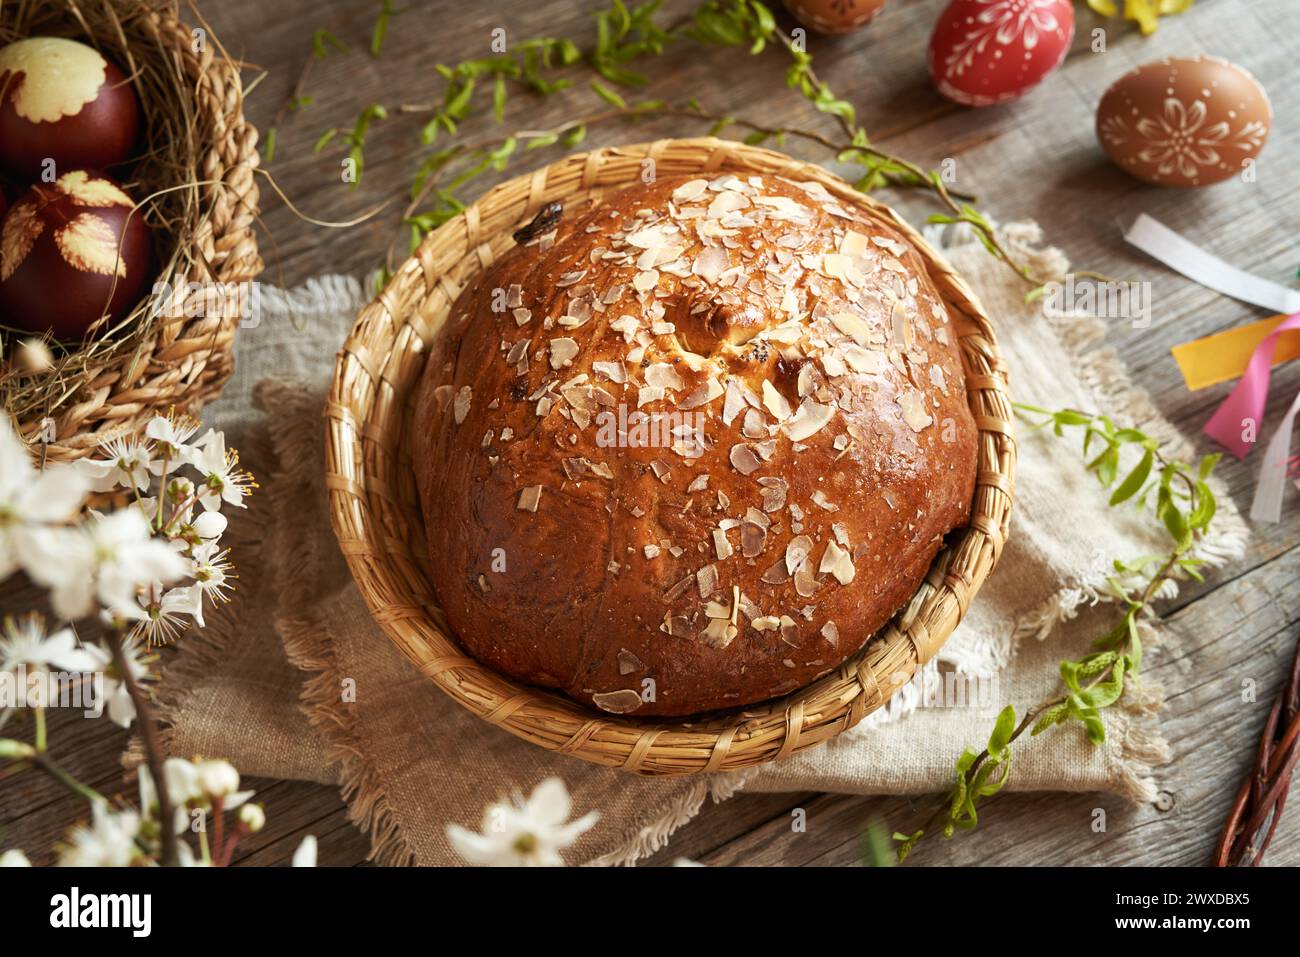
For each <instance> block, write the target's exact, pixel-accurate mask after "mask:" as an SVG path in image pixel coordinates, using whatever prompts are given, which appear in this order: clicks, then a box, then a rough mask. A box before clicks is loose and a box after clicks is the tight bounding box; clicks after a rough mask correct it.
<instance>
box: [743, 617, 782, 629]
mask: <svg viewBox="0 0 1300 957" xmlns="http://www.w3.org/2000/svg"><path fill="white" fill-rule="evenodd" d="M750 625H752V626H753V628H754V630H755V631H776V630H777V629H778V628H780V627H781V619H780V618H777V617H776V615H763V616H761V617H759V618H755V619H754V620H753V621H751V622H750Z"/></svg>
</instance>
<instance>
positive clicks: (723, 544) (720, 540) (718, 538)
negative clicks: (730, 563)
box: [713, 528, 735, 561]
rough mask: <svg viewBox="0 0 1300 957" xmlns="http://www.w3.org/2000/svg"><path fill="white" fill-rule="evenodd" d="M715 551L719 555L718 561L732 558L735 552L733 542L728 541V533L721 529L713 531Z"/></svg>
mask: <svg viewBox="0 0 1300 957" xmlns="http://www.w3.org/2000/svg"><path fill="white" fill-rule="evenodd" d="M713 550H714V552H715V553H717V556H718V561H722V560H724V559H727V558H730V557H731V556H732V554H733V553H734V551H735V550H734V549H733V548H732V547H731V542H729V541H727V533H726V532H724V531H723V530H722V529H720V528H715V529H714V530H713Z"/></svg>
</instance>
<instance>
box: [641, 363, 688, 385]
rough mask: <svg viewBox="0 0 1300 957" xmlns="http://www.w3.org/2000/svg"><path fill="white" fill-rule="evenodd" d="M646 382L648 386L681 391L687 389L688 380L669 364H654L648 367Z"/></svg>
mask: <svg viewBox="0 0 1300 957" xmlns="http://www.w3.org/2000/svg"><path fill="white" fill-rule="evenodd" d="M645 381H646V385H648V386H657V387H659V388H662V389H675V390H680V389H685V388H686V380H685V379H683V378H682V377H681V374H680V373H679V372H678V371H677V370H676V369H675V368H673V366H672V364H671V363H668V362H654V363H651V364H650V365H648V366H646V370H645Z"/></svg>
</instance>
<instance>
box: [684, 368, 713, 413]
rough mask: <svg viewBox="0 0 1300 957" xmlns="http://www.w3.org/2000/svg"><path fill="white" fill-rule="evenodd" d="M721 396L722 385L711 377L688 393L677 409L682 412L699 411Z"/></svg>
mask: <svg viewBox="0 0 1300 957" xmlns="http://www.w3.org/2000/svg"><path fill="white" fill-rule="evenodd" d="M720 395H722V384H721V383H720V382H718V380H717V379H716V378H714V377H713V376H709V377H708V378H707V379H705V380H704V381H703V382H701V383H700V384H699V385H698V386H696V387H695V388H694V389H692V390H691V391H690V392H688V393H687V394H686V396H685V398H683V399H682V401H681V402H679V403H678V404H677V407H678V408H679V409H682V410H687V409H698V408H699V407H700V406H702V405H708V404H709V403H710V402H712V401H713V400H714V399H716V398H717V397H718V396H720Z"/></svg>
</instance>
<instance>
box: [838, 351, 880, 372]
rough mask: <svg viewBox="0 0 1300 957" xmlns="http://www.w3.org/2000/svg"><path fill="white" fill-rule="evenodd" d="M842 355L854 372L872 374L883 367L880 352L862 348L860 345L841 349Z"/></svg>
mask: <svg viewBox="0 0 1300 957" xmlns="http://www.w3.org/2000/svg"><path fill="white" fill-rule="evenodd" d="M843 355H844V361H845V362H847V363H848V364H849V366H850V367H851V368H852V369H853V371H854V372H862V373H866V374H869V375H874V374H876V373H879V372H880V371H881V369H882V368H883V366H882V364H881V358H882V356H881V354H880V353H879V352H873V351H871V350H870V349H863V348H862V347H861V346H849V347H848V348H847V349H845V350H843Z"/></svg>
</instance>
